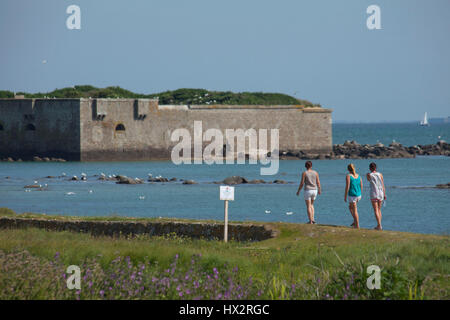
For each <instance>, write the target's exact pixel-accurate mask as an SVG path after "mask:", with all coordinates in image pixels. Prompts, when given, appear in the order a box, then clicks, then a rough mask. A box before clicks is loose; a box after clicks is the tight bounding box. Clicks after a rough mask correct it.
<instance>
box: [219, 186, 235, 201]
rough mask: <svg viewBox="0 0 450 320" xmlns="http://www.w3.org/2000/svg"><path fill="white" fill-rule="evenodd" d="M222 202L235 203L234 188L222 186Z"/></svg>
mask: <svg viewBox="0 0 450 320" xmlns="http://www.w3.org/2000/svg"><path fill="white" fill-rule="evenodd" d="M220 200H230V201H234V187H229V186H220Z"/></svg>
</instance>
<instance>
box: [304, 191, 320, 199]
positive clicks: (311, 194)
mask: <svg viewBox="0 0 450 320" xmlns="http://www.w3.org/2000/svg"><path fill="white" fill-rule="evenodd" d="M316 197H317V190H305V192H304V194H303V198H304V199H305V200H316Z"/></svg>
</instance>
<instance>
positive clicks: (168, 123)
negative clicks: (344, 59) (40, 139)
mask: <svg viewBox="0 0 450 320" xmlns="http://www.w3.org/2000/svg"><path fill="white" fill-rule="evenodd" d="M141 101H142V100H138V102H141ZM141 103H143V102H141ZM96 104H97V105H96ZM99 104H100V105H101V107H100V108H99V107H98V106H99ZM137 109H138V106H137V102H136V100H132V99H117V100H106V99H104V100H102V99H98V100H97V101H96V102H95V101H93V100H84V101H82V102H81V153H82V160H131V159H135V160H144V159H151V158H163V159H168V158H170V152H171V149H172V147H173V146H174V145H176V144H177V142H172V141H171V140H170V137H171V133H172V132H173V130H175V129H178V128H185V129H188V130H189V132H190V133H191V137H192V139H193V137H194V134H193V131H194V129H193V127H194V121H202V126H203V133H204V132H205V131H206V130H207V129H209V128H215V129H219V130H221V131H222V133H223V134H224V135H225V130H226V129H243V130H247V129H249V128H253V129H255V130H258V129H279V134H280V140H279V143H280V146H279V148H280V150H297V151H299V150H304V151H307V152H315V153H330V152H331V151H332V144H331V143H332V141H331V135H332V133H331V111H330V110H328V109H321V108H314V109H309V108H302V107H300V106H226V105H209V106H195V105H193V106H189V107H188V106H164V105H163V106H158V103H157V101H155V100H148V101H145V104H144V105H143V106H140V108H139V112H137V111H136V110H137ZM101 112H103V114H104V117H103V118H102V116H101ZM99 115H100V116H99ZM139 115H140V116H139ZM98 119H101V120H98ZM118 124H123V126H124V127H125V131H116V130H115V128H116V127H117V125H118ZM268 136H269V138H268V144H270V131H268ZM207 144H209V142H204V145H207Z"/></svg>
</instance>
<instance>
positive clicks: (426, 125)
mask: <svg viewBox="0 0 450 320" xmlns="http://www.w3.org/2000/svg"><path fill="white" fill-rule="evenodd" d="M420 125H421V126H422V127H429V126H430V123H429V122H428V115H427V113H426V112H425V114H424V116H423V120H422V121H420Z"/></svg>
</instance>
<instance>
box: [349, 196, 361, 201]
mask: <svg viewBox="0 0 450 320" xmlns="http://www.w3.org/2000/svg"><path fill="white" fill-rule="evenodd" d="M359 200H361V196H358V197H353V196H348V202H358V201H359Z"/></svg>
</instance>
